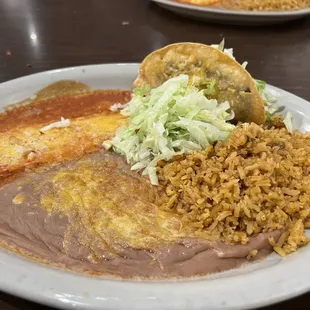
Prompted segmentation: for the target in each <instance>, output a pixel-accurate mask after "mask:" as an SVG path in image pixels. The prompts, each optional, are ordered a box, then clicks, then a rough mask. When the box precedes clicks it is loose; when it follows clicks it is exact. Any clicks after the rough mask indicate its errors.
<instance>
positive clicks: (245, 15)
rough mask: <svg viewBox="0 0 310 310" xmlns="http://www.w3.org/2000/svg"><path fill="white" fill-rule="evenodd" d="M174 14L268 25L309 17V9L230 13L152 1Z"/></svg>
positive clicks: (166, 0) (165, 1)
mask: <svg viewBox="0 0 310 310" xmlns="http://www.w3.org/2000/svg"><path fill="white" fill-rule="evenodd" d="M152 1H154V2H155V3H157V4H158V5H159V6H161V7H163V8H165V9H167V10H169V11H171V12H174V13H176V14H179V15H182V16H185V17H190V18H194V19H198V20H203V21H207V22H216V23H222V24H234V25H268V24H276V23H283V22H287V21H291V20H295V19H300V18H302V17H305V16H308V15H310V8H307V9H302V10H298V11H283V12H254V11H232V10H225V9H218V8H212V7H206V6H197V5H192V4H186V3H179V2H176V1H173V0H152Z"/></svg>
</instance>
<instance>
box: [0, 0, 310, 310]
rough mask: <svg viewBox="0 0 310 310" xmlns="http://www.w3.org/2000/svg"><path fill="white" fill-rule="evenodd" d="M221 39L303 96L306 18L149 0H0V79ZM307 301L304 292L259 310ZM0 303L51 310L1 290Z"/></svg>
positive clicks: (306, 92) (308, 83) (309, 71)
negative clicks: (230, 18)
mask: <svg viewBox="0 0 310 310" xmlns="http://www.w3.org/2000/svg"><path fill="white" fill-rule="evenodd" d="M223 37H225V39H226V45H227V46H228V47H233V48H234V49H235V56H236V57H237V59H238V60H239V61H240V62H242V61H244V60H247V61H248V62H249V67H248V69H249V71H250V72H251V73H252V75H253V76H255V77H256V78H258V79H263V80H266V81H268V83H270V84H273V85H275V86H278V87H281V88H283V89H286V90H288V91H290V92H292V93H294V94H296V95H298V96H301V97H303V98H305V99H307V100H309V101H310V18H308V19H303V20H298V21H295V22H290V23H287V24H283V25H276V26H268V27H267V26H264V27H248V26H228V25H216V24H207V23H202V22H197V21H193V20H189V19H185V18H182V17H178V16H176V15H174V14H172V13H169V12H166V11H164V10H162V9H160V8H159V7H157V6H156V5H154V4H150V3H149V1H148V0H112V1H111V0H87V1H85V0H66V1H63V0H0V82H4V81H8V80H10V79H14V78H17V77H20V76H24V75H28V74H32V73H35V72H41V71H45V70H50V69H56V68H62V67H68V66H78V65H85V64H99V63H111V62H112V63H115V62H139V61H141V60H142V59H143V58H144V56H145V55H147V54H148V53H150V52H151V51H153V50H154V49H157V48H160V47H162V46H164V45H166V44H169V43H174V42H180V41H193V42H202V43H207V44H211V43H217V42H220V41H221V39H222V38H223ZM0 277H1V274H0ZM309 281H310V280H309ZM249 289H250V288H249ZM309 304H310V294H306V295H304V296H302V297H299V298H296V299H293V300H291V301H287V302H284V303H282V304H278V305H274V306H271V307H268V308H265V309H269V310H276V309H282V310H284V309H293V308H294V309H295V308H296V309H309V307H310V306H309ZM0 309H1V310H28V309H29V310H30V309H46V310H47V309H51V308H47V307H43V306H41V305H37V304H34V303H31V302H28V301H25V300H23V299H20V298H17V297H14V296H11V295H8V294H5V293H0ZM128 309H130V307H129V308H128Z"/></svg>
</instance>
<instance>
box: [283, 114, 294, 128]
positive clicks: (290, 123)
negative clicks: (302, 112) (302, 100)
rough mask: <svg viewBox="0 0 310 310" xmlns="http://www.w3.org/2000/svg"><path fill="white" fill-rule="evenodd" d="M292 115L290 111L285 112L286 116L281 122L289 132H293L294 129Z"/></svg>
mask: <svg viewBox="0 0 310 310" xmlns="http://www.w3.org/2000/svg"><path fill="white" fill-rule="evenodd" d="M292 120H293V117H292V114H291V112H287V113H286V116H285V118H284V120H283V123H284V124H285V127H286V129H287V131H289V132H290V133H293V131H294V126H293V121H292Z"/></svg>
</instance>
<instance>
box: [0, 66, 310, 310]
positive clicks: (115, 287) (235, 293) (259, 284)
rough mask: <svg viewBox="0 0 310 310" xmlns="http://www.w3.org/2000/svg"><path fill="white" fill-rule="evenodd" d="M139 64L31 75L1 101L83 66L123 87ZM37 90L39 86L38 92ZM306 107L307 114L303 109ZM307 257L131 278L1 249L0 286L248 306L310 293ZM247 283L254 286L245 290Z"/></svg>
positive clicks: (63, 295) (38, 296) (148, 304)
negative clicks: (192, 274) (213, 272)
mask: <svg viewBox="0 0 310 310" xmlns="http://www.w3.org/2000/svg"><path fill="white" fill-rule="evenodd" d="M138 68H139V64H137V63H123V64H105V65H87V66H79V67H70V68H63V69H58V70H51V71H45V72H41V73H36V74H34V75H29V76H25V77H21V78H18V79H15V80H12V81H8V82H4V83H2V84H0V101H1V95H2V94H7V96H9V95H8V94H9V93H10V90H13V89H15V88H17V86H20V85H23V87H28V86H29V87H30V86H31V85H32V87H34V86H33V84H34V83H36V81H37V82H38V81H40V83H41V84H42V82H44V81H45V82H46V84H50V83H51V82H52V81H57V80H61V79H63V78H64V77H65V78H66V79H68V77H71V79H74V80H81V79H80V77H81V76H82V72H83V70H84V71H85V76H86V78H87V77H89V78H91V77H92V76H94V75H95V76H96V77H100V78H101V77H102V78H103V77H104V76H105V77H106V78H108V77H109V74H110V75H111V74H112V73H113V74H114V73H115V72H117V74H121V73H122V74H123V75H124V76H125V79H127V80H128V82H126V83H127V84H126V85H128V86H127V88H128V87H130V85H131V84H130V83H131V81H133V80H134V78H135V77H136V75H137V73H138ZM86 72H87V73H86ZM117 74H116V75H117ZM127 80H126V81H127ZM124 81H125V80H124ZM129 81H130V82H129ZM129 84H130V85H129ZM270 87H271V86H270ZM40 88H41V87H39V86H38V89H37V90H39V89H40ZM274 89H277V90H279V91H280V92H281V93H282V95H283V96H284V97H285V100H287V102H288V104H292V107H294V109H296V111H299V112H298V113H299V114H300V115H305V117H306V114H310V113H308V112H309V111H310V102H307V101H306V100H304V99H301V98H299V97H297V96H295V95H293V94H290V93H288V92H286V91H283V90H280V89H278V88H274ZM10 98H11V97H10ZM10 103H13V102H10ZM303 109H304V110H303ZM306 110H307V111H308V112H305V111H306ZM307 124H310V118H307ZM309 260H310V247H305V248H303V249H301V250H300V251H298V252H297V253H295V254H292V255H290V256H288V257H287V258H285V259H283V260H280V258H279V257H277V256H276V255H272V256H271V257H269V258H267V259H266V260H264V261H263V262H260V263H257V265H255V264H252V265H251V266H250V267H248V266H247V267H245V268H243V269H238V270H235V272H234V271H232V272H228V273H225V275H224V276H222V275H221V274H220V275H219V276H215V277H212V276H211V277H207V278H201V279H192V280H184V281H179V282H176V281H169V282H164V281H158V282H150V281H146V282H134V281H120V280H109V279H102V278H95V277H87V276H83V275H78V274H75V273H71V272H67V271H64V270H61V269H56V268H53V267H47V266H44V265H40V264H36V263H34V262H32V261H29V260H27V259H24V258H21V257H19V256H18V255H15V254H13V253H10V252H8V251H6V250H4V249H0V273H1V277H0V290H2V291H5V292H7V293H10V294H13V295H17V296H20V297H23V298H26V299H30V300H33V301H36V302H40V303H43V304H47V305H50V306H54V307H59V308H66V309H83V310H86V309H91V310H99V309H109V310H127V309H128V307H129V308H131V309H135V310H140V309H141V310H142V309H143V310H155V309H167V310H168V309H169V310H186V309H192V310H200V309H201V310H202V309H206V307H208V308H211V309H250V308H255V307H261V306H265V305H269V304H272V303H276V302H279V301H282V300H285V299H288V298H292V297H295V296H297V295H300V294H303V293H305V292H307V291H310V282H309V280H308V279H309V278H310V268H307V265H306V263H307V262H308V261H309ZM265 262H266V264H265ZM261 264H264V267H263V268H261V267H259V266H261ZM255 266H256V267H258V268H256V267H255ZM304 266H306V268H304ZM255 268H256V269H255ZM283 271H285V272H283ZM267 280H268V281H267ZM249 287H252V288H253V289H252V290H249Z"/></svg>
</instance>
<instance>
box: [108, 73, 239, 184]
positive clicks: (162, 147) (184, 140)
mask: <svg viewBox="0 0 310 310" xmlns="http://www.w3.org/2000/svg"><path fill="white" fill-rule="evenodd" d="M212 85H213V84H212V83H211V85H210V87H209V88H210V89H209V91H212V88H214V85H213V86H212ZM121 113H122V114H123V115H126V116H128V126H127V127H123V128H122V129H120V130H119V131H118V132H117V133H116V136H115V137H114V138H113V139H112V141H111V143H112V145H113V148H114V150H115V151H116V152H117V153H119V154H122V155H125V156H126V159H127V162H128V163H129V164H130V165H132V167H131V169H132V170H143V173H142V174H143V175H148V176H149V178H150V181H151V183H152V184H154V185H157V184H158V179H157V175H156V165H157V163H158V161H160V160H170V159H172V158H173V157H174V156H176V155H179V154H187V153H191V152H193V151H196V150H202V149H204V148H206V147H207V146H208V145H210V144H213V143H214V142H216V141H218V140H225V139H227V137H228V136H229V134H230V133H231V131H232V130H233V129H234V128H235V126H234V125H232V124H230V123H228V120H229V119H232V117H233V114H232V113H231V112H230V106H229V103H228V102H224V103H221V104H218V103H217V101H216V100H214V99H211V100H210V99H207V98H206V97H205V91H204V90H201V91H199V90H198V89H197V88H196V87H194V86H192V85H189V77H188V76H187V75H180V76H178V77H175V78H172V79H169V80H167V81H166V82H165V83H164V84H162V85H161V86H159V87H157V88H154V89H152V90H150V89H149V88H146V87H144V88H136V89H135V90H134V91H133V97H132V99H131V101H130V102H129V103H128V104H127V106H126V107H125V108H124V109H123V110H122V111H121Z"/></svg>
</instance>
